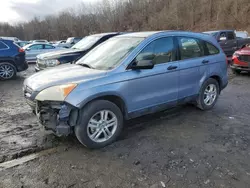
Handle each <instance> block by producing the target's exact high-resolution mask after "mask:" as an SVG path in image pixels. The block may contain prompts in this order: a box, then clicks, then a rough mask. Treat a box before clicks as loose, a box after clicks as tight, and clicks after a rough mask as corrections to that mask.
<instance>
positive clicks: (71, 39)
mask: <svg viewBox="0 0 250 188" xmlns="http://www.w3.org/2000/svg"><path fill="white" fill-rule="evenodd" d="M73 40H74V38H73V37H70V38H68V39H67V40H66V43H71V42H73Z"/></svg>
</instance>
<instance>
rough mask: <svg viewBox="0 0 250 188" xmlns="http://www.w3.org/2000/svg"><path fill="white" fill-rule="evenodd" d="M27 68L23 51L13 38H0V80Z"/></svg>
mask: <svg viewBox="0 0 250 188" xmlns="http://www.w3.org/2000/svg"><path fill="white" fill-rule="evenodd" d="M27 68H28V64H27V62H26V61H25V51H24V50H23V49H22V48H20V47H19V46H18V45H16V44H15V42H14V41H13V40H6V39H0V80H8V79H12V78H14V77H15V76H16V73H17V72H21V71H24V70H26V69H27Z"/></svg>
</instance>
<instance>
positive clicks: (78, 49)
mask: <svg viewBox="0 0 250 188" xmlns="http://www.w3.org/2000/svg"><path fill="white" fill-rule="evenodd" d="M119 34H121V33H118V32H115V33H101V34H95V35H90V36H88V37H85V38H83V39H82V40H81V41H80V42H78V43H77V44H75V45H74V46H73V47H71V48H70V49H65V50H61V51H56V52H50V53H45V54H41V55H39V56H37V64H36V67H35V70H36V71H40V70H43V69H46V68H51V67H55V66H57V65H62V64H65V63H72V62H74V61H76V60H78V59H80V58H81V57H82V56H84V55H85V54H86V53H88V52H89V51H90V50H92V49H93V48H94V47H96V46H97V45H99V44H101V43H102V42H104V41H106V40H108V39H109V38H111V37H114V36H116V35H119Z"/></svg>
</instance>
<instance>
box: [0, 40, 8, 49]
mask: <svg viewBox="0 0 250 188" xmlns="http://www.w3.org/2000/svg"><path fill="white" fill-rule="evenodd" d="M7 48H8V46H7V45H6V44H4V43H3V42H0V50H3V49H7Z"/></svg>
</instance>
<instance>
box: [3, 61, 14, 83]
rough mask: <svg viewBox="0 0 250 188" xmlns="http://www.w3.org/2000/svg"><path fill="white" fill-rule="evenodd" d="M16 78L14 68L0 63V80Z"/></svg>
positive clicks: (8, 64) (9, 64)
mask: <svg viewBox="0 0 250 188" xmlns="http://www.w3.org/2000/svg"><path fill="white" fill-rule="evenodd" d="M15 77H16V68H15V66H14V65H12V64H11V63H8V62H2V63H0V80H9V79H13V78H15Z"/></svg>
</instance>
